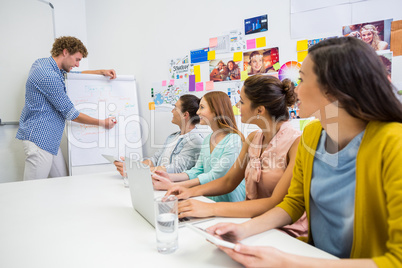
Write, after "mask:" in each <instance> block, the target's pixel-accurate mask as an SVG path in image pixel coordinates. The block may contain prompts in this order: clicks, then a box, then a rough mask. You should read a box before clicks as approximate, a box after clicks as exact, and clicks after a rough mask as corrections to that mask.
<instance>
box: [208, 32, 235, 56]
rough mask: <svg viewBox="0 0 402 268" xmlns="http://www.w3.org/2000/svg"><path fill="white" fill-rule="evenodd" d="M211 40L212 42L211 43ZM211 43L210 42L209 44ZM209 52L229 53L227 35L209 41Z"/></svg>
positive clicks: (228, 38)
mask: <svg viewBox="0 0 402 268" xmlns="http://www.w3.org/2000/svg"><path fill="white" fill-rule="evenodd" d="M212 40H213V41H212ZM211 41H212V42H211ZM209 50H210V51H211V50H214V51H215V53H227V52H229V51H230V37H229V35H222V36H218V37H215V38H211V39H210V47H209Z"/></svg>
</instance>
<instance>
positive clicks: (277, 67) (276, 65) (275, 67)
mask: <svg viewBox="0 0 402 268" xmlns="http://www.w3.org/2000/svg"><path fill="white" fill-rule="evenodd" d="M272 67H274V70H275V71H278V69H279V68H281V65H280V64H279V62H277V63H275V64H274V65H272Z"/></svg>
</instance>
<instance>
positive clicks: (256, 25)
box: [244, 15, 268, 35]
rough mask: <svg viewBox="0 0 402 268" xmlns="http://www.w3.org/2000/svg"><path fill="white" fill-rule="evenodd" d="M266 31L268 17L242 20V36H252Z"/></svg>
mask: <svg viewBox="0 0 402 268" xmlns="http://www.w3.org/2000/svg"><path fill="white" fill-rule="evenodd" d="M265 31H268V15H262V16H258V17H254V18H249V19H245V20H244V34H245V35H247V34H254V33H260V32H265Z"/></svg>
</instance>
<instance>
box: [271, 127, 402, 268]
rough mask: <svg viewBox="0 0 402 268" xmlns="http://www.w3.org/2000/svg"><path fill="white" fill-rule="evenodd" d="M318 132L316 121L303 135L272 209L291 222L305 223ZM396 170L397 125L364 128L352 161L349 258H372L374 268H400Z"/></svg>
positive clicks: (399, 159)
mask: <svg viewBox="0 0 402 268" xmlns="http://www.w3.org/2000/svg"><path fill="white" fill-rule="evenodd" d="M321 131H322V126H321V123H320V122H319V121H316V120H315V121H313V122H312V123H310V124H309V125H308V126H307V127H306V128H305V129H304V132H303V134H302V137H301V140H300V144H299V147H298V151H297V157H296V164H295V167H294V170H293V178H292V182H291V185H290V188H289V192H288V195H286V197H285V199H284V200H283V202H282V203H280V204H279V205H278V207H281V208H282V209H284V210H285V211H286V212H287V213H288V214H289V215H290V217H291V218H292V220H293V222H295V221H296V220H298V219H299V218H300V217H301V216H302V214H303V212H304V211H306V212H307V217H308V221H309V223H310V183H311V174H312V170H313V162H314V154H315V151H316V148H317V144H318V141H319V139H320V136H321ZM401 164H402V124H399V123H386V122H378V121H371V122H369V123H368V125H367V127H366V131H365V133H364V136H363V139H362V141H361V144H360V147H359V151H358V153H357V156H356V190H355V212H354V214H355V218H354V226H353V245H352V251H351V253H350V257H351V258H372V259H373V260H374V261H375V263H376V264H377V266H378V267H402V167H401ZM305 197H306V198H305ZM351 205H352V204H351ZM308 241H310V242H311V233H310V230H309V235H308Z"/></svg>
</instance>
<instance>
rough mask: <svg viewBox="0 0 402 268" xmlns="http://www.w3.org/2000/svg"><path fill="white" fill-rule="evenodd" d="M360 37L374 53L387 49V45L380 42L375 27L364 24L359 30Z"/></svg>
mask: <svg viewBox="0 0 402 268" xmlns="http://www.w3.org/2000/svg"><path fill="white" fill-rule="evenodd" d="M360 37H361V39H362V40H363V41H364V42H365V43H367V44H369V45H370V46H371V47H372V48H374V50H376V51H377V50H385V49H387V48H388V43H387V42H385V41H381V40H380V37H379V36H378V30H377V27H375V26H374V25H372V24H366V25H364V26H363V27H361V28H360Z"/></svg>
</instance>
